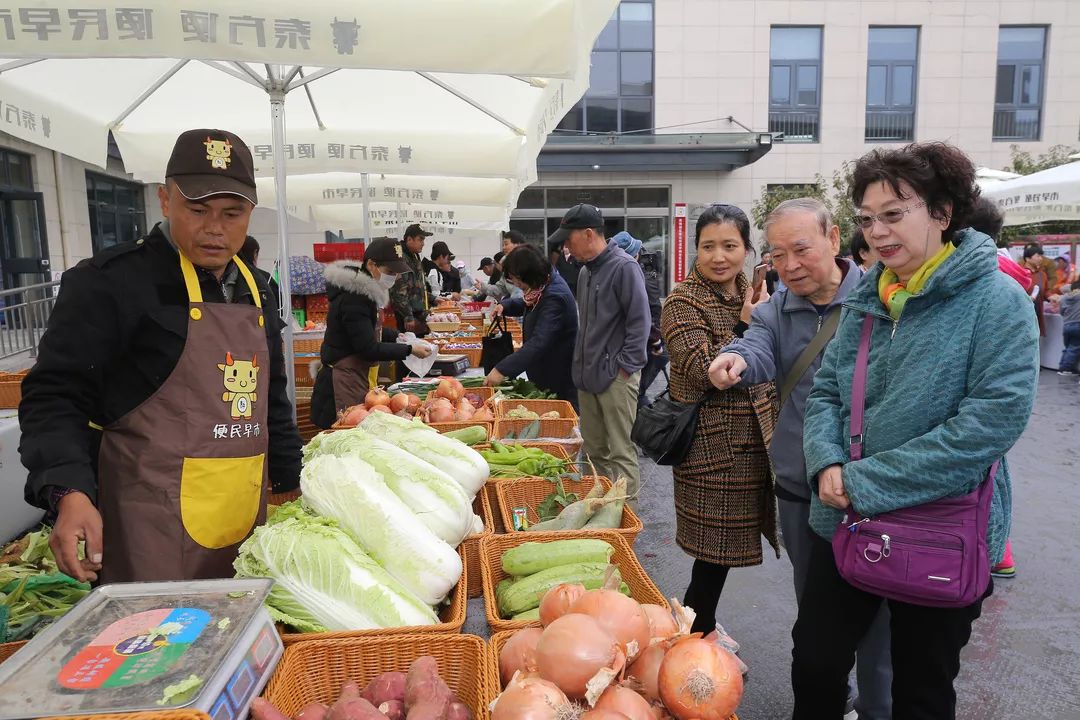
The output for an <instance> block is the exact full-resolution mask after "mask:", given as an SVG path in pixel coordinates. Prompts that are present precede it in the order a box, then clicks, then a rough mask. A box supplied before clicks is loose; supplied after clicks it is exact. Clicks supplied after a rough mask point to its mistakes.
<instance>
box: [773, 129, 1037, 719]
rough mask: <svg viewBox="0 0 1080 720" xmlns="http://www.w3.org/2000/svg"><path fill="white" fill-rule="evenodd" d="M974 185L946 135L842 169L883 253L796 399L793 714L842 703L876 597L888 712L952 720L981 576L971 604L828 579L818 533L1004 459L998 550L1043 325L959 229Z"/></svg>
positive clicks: (933, 493) (826, 713)
mask: <svg viewBox="0 0 1080 720" xmlns="http://www.w3.org/2000/svg"><path fill="white" fill-rule="evenodd" d="M978 197H979V190H978V188H977V186H976V185H975V168H974V166H973V165H972V163H971V161H970V160H969V159H968V158H967V156H965V155H964V154H963V153H962V152H961V151H960V150H958V149H957V148H955V147H952V146H950V145H946V144H943V143H928V144H915V145H909V146H907V147H904V148H901V149H897V150H875V151H874V152H871V153H869V154H867V155H865V156H863V157H862V158H861V159H860V160H859V161H858V163H857V164H856V166H855V171H854V175H853V182H852V200H853V201H854V204H855V206H856V208H857V210H856V218H855V219H856V223H857V224H858V225H859V226H860V227H861V228H862V229H863V233H864V235H865V237H866V240H867V242H868V243H869V244H870V247H871V248H873V249H874V250H875V251H877V253H878V255H879V256H880V258H881V263H880V264H878V265H877V266H875V267H873V268H871V269H870V271H869V272H868V273H867V275H866V277H865V278H864V280H863V282H862V284H861V285H860V286H859V287H858V288H857V289H856V290H855V291H854V292H853V293H852V294H851V295H849V296H848V299H847V302H845V304H844V305H845V310H844V313H843V315H842V317H841V320H840V327H839V329H838V330H837V332H836V337H835V339H834V340H833V341H832V343H831V344H830V345H829V347H828V349H827V350H826V351H825V356H824V358H823V361H822V365H821V369H820V370H819V371H818V373H817V376H816V377H815V381H814V389H813V391H812V392H811V394H810V398H809V400H808V401H807V404H806V424H805V431H804V436H803V447H804V451H805V454H806V470H807V477H808V479H809V481H810V484H811V487H812V489H813V491H814V495H813V497H812V506H811V510H810V525H811V527H812V528H813V529H814V531H815V533H816V534H817V535H818V536H819V538H818V539H817V540H816V545H814V547H813V549H812V551H811V557H810V569H809V576H808V578H807V584H806V589H805V591H804V595H803V601H802V604H800V606H799V617H798V620H797V621H796V623H795V628H794V630H793V631H792V636H793V639H794V641H795V648H794V651H793V663H792V671H791V674H792V685H793V688H794V692H795V718H796V719H797V720H799V719H802V718H813V719H814V720H834V719H835V720H840V718H841V717H842V716H843V712H844V700H845V698H846V694H847V676H848V672H849V671H850V670H851V667H852V664H853V663H854V661H855V647H856V644H857V643H858V641H859V639H860V638H861V637H862V635H863V633H864V632H865V631H866V629H867V627H869V625H870V622H871V621H872V620H873V618H874V616H875V615H876V613H877V611H878V609H879V608H880V607H881V604H882V603H883V602H888V604H889V611H890V614H891V618H892V620H891V630H892V662H893V685H892V694H893V717H895V718H898V719H899V718H903V719H904V720H911V719H922V718H927V719H929V718H933V719H934V720H948V719H949V718H955V716H956V693H955V691H954V689H953V681H954V680H955V678H956V676H957V674H958V673H959V671H960V650H961V648H963V647H964V645H966V644H967V642H968V639H969V638H970V637H971V625H972V623H973V622H974V621H975V619H976V618H978V617H979V614H980V612H981V610H982V600H983V599H984V598H985V597H986V596H988V595H989V594H990V592H992V590H993V581H992V580H991V579H990V577H989V573H988V572H987V573H986V577H985V578H980V582H979V583H978V584H976V587H977V588H980V589H981V587H983V583H985V587H986V591H985V593H984V594H983V595H982V597H981V598H979V599H978V600H975V601H974V602H972V603H971V604H969V605H967V606H963V607H943V606H942V604H941V603H936V604H935V603H934V602H933V601H932V600H927V601H925V602H920V603H919V604H915V603H911V602H901V601H899V600H896V599H885V598H884V597H883V596H882V595H879V594H876V593H874V592H868V591H866V590H863V589H859V588H856V587H855V586H853V585H852V584H850V583H849V582H848V581H847V580H846V579H845V578H844V577H842V576H841V574H840V572H839V571H838V570H837V565H836V561H835V559H834V555H833V549H832V547H831V546H830V544H829V540H830V538H832V537H833V534H834V532H836V531H837V529H838V527H839V526H840V525H839V524H840V523H841V521H842V519H843V518H844V517H845V513H851V515H852V516H853V517H858V518H873V517H875V516H878V515H881V514H882V513H887V512H891V511H895V510H900V509H905V508H914V507H917V506H920V505H925V504H927V503H931V502H934V501H937V500H942V499H944V498H954V497H960V496H964V495H968V494H969V493H971V492H973V491H974V490H975V489H976V488H977V487H979V486H980V485H981V484H982V483H983V482H984V481H985V480H986V479H987V477H988V474H989V470H990V468H991V467H992V466H993V464H994V463H995V462H998V461H1001V466H1000V469H999V470H998V471H997V473H996V475H995V476H994V480H993V483H994V484H993V495H992V503H991V506H990V509H989V521H988V523H987V527H986V546H987V548H988V555H989V557H988V559H987V560H988V566H987V569H988V567H989V566H992V565H993V564H994V563H996V562H998V561H999V560H1000V559H1001V557H1002V554H1003V552H1004V549H1005V539H1006V538H1007V537H1008V535H1009V522H1010V515H1011V501H1012V488H1011V484H1010V481H1009V470H1008V464H1007V463H1006V462H1005V461H1004V457H1005V453H1006V452H1008V451H1009V448H1011V447H1012V446H1013V444H1014V443H1015V442H1016V441H1017V440H1018V439H1019V437H1020V435H1021V433H1022V432H1023V431H1024V428H1025V426H1026V425H1027V422H1028V418H1029V417H1030V415H1031V409H1032V404H1033V402H1034V398H1035V387H1036V383H1037V380H1038V373H1039V342H1038V341H1039V335H1038V327H1037V325H1036V323H1035V318H1034V317H1033V315H1032V313H1031V300H1030V299H1028V297H1027V295H1026V294H1025V293H1024V291H1023V290H1022V289H1021V288H1020V286H1019V285H1018V284H1017V283H1016V282H1014V281H1013V280H1012V279H1011V278H1009V277H1007V276H1006V275H1005V274H1004V273H1002V272H999V271H998V263H997V248H996V247H995V245H994V242H993V241H992V240H991V239H990V238H989V237H987V236H986V235H983V234H982V233H979V232H976V231H975V230H972V229H971V228H970V227H969V222H968V220H969V217H970V214H971V211H972V208H973V207H974V205H975V201H976V200H977V199H978ZM867 317H870V318H872V321H871V323H869V325H870V328H871V330H870V332H871V334H870V351H869V361H868V371H867V373H866V388H865V394H864V397H865V415H864V419H863V429H862V433H861V436H856V437H852V436H851V422H852V384H853V376H854V375H855V368H856V354H857V350H858V348H859V345H860V336H861V333H862V332H863V330H862V328H863V326H864V321H865V318H867ZM853 443H861V459H859V457H860V454H859V453H856V458H855V459H853V458H852V454H853V453H852V445H853ZM849 522H855V521H854V520H849ZM846 531H847V528H845V529H843V530H842V532H846ZM897 540H898V541H900V542H903V540H904V539H903V538H897ZM882 542H883V543H884V545H885V546H888V542H886V541H885V539H884V536H883V539H882ZM868 550H869V548H868ZM897 552H899V553H900V555H899V558H900V559H901V560H902V559H903V558H904V557H905V555H904V553H905V552H907V551H906V550H904V549H903V546H902V545H901V549H900V550H899V551H897V550H896V548H895V543H894V547H893V550H892V553H893V554H896V553H897ZM927 552H933V551H932V550H931V551H927ZM888 556H889V553H888V551H887V550H886V553H885V555H883V556H882V557H888ZM873 557H876V556H873V555H871V557H868V558H867V559H868V561H870V562H873ZM881 559H882V558H878V560H879V561H880V560H881ZM886 565H887V566H888V567H892V568H895V567H896V566H897V565H898V563H897V562H893V563H891V564H890V563H886ZM910 567H913V568H914V567H915V566H914V565H912V566H910ZM924 571H925V570H924ZM886 572H887V571H886ZM941 574H942V575H944V574H945V573H944V572H942V573H941ZM901 579H903V571H901ZM920 579H921V580H926V578H921V576H920V578H914V579H912V580H913V581H917V580H920ZM930 579H933V580H939V581H943V582H951V581H952V580H953V578H948V577H937V576H933V577H931V578H930ZM957 583H959V580H957ZM883 594H884V593H883ZM894 594H895V593H894Z"/></svg>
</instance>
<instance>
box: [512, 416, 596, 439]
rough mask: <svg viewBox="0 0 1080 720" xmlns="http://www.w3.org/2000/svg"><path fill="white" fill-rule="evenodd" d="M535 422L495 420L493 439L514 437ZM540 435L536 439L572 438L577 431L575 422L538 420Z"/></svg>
mask: <svg viewBox="0 0 1080 720" xmlns="http://www.w3.org/2000/svg"><path fill="white" fill-rule="evenodd" d="M534 422H537V421H536V420H509V419H507V418H499V417H497V418H495V435H494V437H495V439H496V440H503V439H505V438H506V437H507V436H508V435H510V434H511V433H513V434H514V436H515V437H516V436H517V435H518V434H519V433H521V431H522V430H524V429H525V428H527V427H529V425H531V424H532V423H534ZM539 422H540V434H539V435H538V436H537V437H538V438H573V437H575V432H576V430H577V426H578V421H577V420H566V419H560V420H540V421H539Z"/></svg>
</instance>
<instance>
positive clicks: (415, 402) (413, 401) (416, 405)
mask: <svg viewBox="0 0 1080 720" xmlns="http://www.w3.org/2000/svg"><path fill="white" fill-rule="evenodd" d="M402 395H404V396H405V397H406V399H407V400H408V402H409V404H408V405H407V406H406V407H405V409H406V410H408V411H409V413H410V414H413V415H415V414H416V411H417V410H419V409H420V396H419V395H413V394H412V393H402Z"/></svg>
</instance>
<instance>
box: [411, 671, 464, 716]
mask: <svg viewBox="0 0 1080 720" xmlns="http://www.w3.org/2000/svg"><path fill="white" fill-rule="evenodd" d="M453 701H454V693H453V692H452V691H451V690H450V688H449V687H447V685H446V683H445V682H443V679H442V678H441V677H439V665H438V663H437V662H436V661H435V658H433V657H429V656H425V657H421V658H417V659H416V660H415V661H414V662H413V664H412V666H411V667H410V668H409V673H408V675H406V677H405V710H406V713H407V714H406V716H407V717H408V719H409V720H446V714H447V712H449V710H450V703H452V702H453Z"/></svg>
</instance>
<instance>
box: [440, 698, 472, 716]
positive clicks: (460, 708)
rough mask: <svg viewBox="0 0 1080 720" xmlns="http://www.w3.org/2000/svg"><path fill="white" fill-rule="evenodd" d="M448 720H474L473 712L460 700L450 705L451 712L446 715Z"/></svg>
mask: <svg viewBox="0 0 1080 720" xmlns="http://www.w3.org/2000/svg"><path fill="white" fill-rule="evenodd" d="M446 720H473V714H472V710H470V709H469V706H468V705H466V704H465V703H463V702H461V701H460V700H455V701H454V702H452V703H450V710H449V711H447V713H446Z"/></svg>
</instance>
